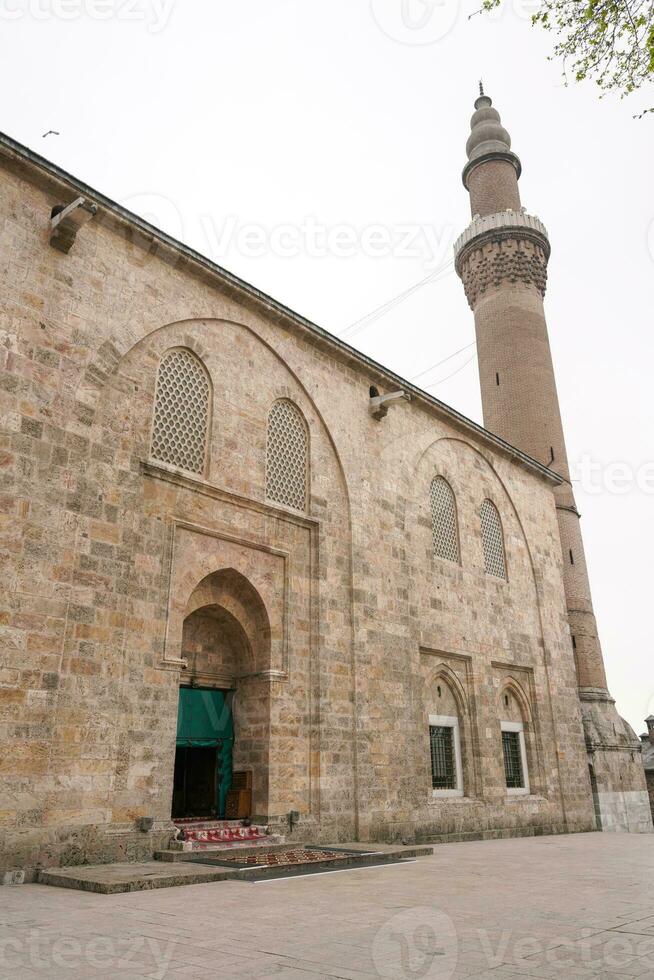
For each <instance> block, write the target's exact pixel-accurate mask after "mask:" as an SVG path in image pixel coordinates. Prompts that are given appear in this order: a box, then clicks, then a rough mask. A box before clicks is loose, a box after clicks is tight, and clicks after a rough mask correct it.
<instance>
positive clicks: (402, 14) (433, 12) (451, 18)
mask: <svg viewBox="0 0 654 980" xmlns="http://www.w3.org/2000/svg"><path fill="white" fill-rule="evenodd" d="M459 6H460V4H459V0H370V9H371V11H372V16H373V17H374V19H375V21H376V23H377V26H378V27H379V28H380V29H381V30H382V31H383V32H384V34H386V35H387V37H390V38H391V39H392V40H393V41H399V42H400V44H434V43H435V42H436V41H440V40H441V38H444V37H445V35H446V34H448V33H449V32H450V31H451V30H452V28H453V27H454V24H455V23H456V19H457V16H458V13H459Z"/></svg>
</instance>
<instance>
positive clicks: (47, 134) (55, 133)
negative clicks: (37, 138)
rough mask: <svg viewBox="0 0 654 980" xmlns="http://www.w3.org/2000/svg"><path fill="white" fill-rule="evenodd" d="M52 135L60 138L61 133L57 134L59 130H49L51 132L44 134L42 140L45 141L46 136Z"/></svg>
mask: <svg viewBox="0 0 654 980" xmlns="http://www.w3.org/2000/svg"><path fill="white" fill-rule="evenodd" d="M50 135H52V136H59V133H58V132H57V130H56V129H49V130H48V131H47V133H44V134H43V136H42V137H41V138H42V139H45V138H46V136H50Z"/></svg>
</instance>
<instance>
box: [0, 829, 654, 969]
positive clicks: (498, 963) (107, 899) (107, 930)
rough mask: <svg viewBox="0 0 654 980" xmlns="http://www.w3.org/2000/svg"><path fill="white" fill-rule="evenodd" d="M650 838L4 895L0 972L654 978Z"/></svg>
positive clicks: (474, 848)
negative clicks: (118, 889) (136, 888)
mask: <svg viewBox="0 0 654 980" xmlns="http://www.w3.org/2000/svg"><path fill="white" fill-rule="evenodd" d="M653 881H654V835H651V836H635V835H634V836H628V835H611V834H584V835H577V836H571V837H545V838H539V839H518V840H507V841H486V842H478V843H476V842H474V843H467V844H447V845H441V846H437V847H436V848H435V853H434V855H433V856H432V857H427V858H420V859H419V860H416V861H415V862H413V863H408V864H402V865H394V866H389V867H381V868H371V869H370V868H365V869H357V870H345V871H339V872H336V873H326V874H322V875H320V876H310V877H301V878H297V877H296V878H288V879H276V880H271V881H260V882H256V883H245V882H243V883H241V882H237V883H232V882H218V883H209V884H201V885H191V886H186V887H181V888H170V889H164V890H159V891H147V892H137V893H130V894H123V895H108V896H105V895H94V894H88V893H84V892H76V891H69V890H67V889H59V888H50V887H47V886H45V885H23V886H18V887H13V888H4V889H0V929H1V932H0V937H1V938H0V977H2V978H5V977H10V978H12V980H17V978H23V977H25V978H30V977H41V978H45V977H47V978H48V980H50V978H53V980H54V978H64V977H65V978H67V980H75V978H94V977H111V978H114V977H116V978H126V980H129V978H136V977H138V978H143V977H148V978H151V980H173V978H180V980H181V978H188V980H191V978H194V977H197V978H201V977H221V978H226V980H229V978H231V977H234V978H241V977H242V978H247V977H257V978H263V977H275V978H279V980H316V977H339V978H350V980H358V978H361V980H363V978H370V977H379V976H381V977H398V978H411V980H424V978H438V980H445V978H450V977H475V978H478V980H479V978H489V980H502V978H509V977H543V978H547V977H565V978H586V977H588V978H590V977H601V978H603V980H608V978H615V980H626V978H628V977H645V978H648V977H652V978H654V903H653V901H652V883H653Z"/></svg>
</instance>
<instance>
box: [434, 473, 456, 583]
mask: <svg viewBox="0 0 654 980" xmlns="http://www.w3.org/2000/svg"><path fill="white" fill-rule="evenodd" d="M429 505H430V508H431V533H432V542H433V548H434V554H435V555H436V556H437V557H438V558H446V559H447V560H448V561H453V562H456V563H457V564H458V563H459V561H460V553H459V526H458V521H457V516H456V500H455V498H454V493H453V491H452V488H451V486H450V485H449V483H448V482H447V480H445V479H443V477H442V476H435V477H434V479H433V480H432V481H431V487H430V488H429Z"/></svg>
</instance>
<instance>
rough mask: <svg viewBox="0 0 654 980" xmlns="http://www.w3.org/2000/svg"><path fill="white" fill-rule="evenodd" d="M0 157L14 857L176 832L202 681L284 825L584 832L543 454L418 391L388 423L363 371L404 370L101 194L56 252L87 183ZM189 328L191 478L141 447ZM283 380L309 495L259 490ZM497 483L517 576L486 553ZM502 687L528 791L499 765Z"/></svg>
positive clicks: (308, 830)
mask: <svg viewBox="0 0 654 980" xmlns="http://www.w3.org/2000/svg"><path fill="white" fill-rule="evenodd" d="M0 179H1V181H2V188H3V194H2V196H1V198H0V208H1V209H2V220H1V221H0V245H1V248H0V254H2V256H3V277H4V285H5V292H4V303H3V306H2V308H1V309H0V329H1V330H2V337H3V346H2V347H1V348H0V359H1V361H2V364H1V365H0V367H1V368H2V369H3V370H4V375H3V377H4V384H3V385H2V386H1V387H0V408H1V414H2V418H3V437H2V438H3V443H2V447H1V448H2V452H3V453H5V456H4V457H3V460H4V462H3V466H2V470H1V476H2V485H1V487H0V517H1V518H2V555H3V565H4V569H3V570H4V575H3V586H4V591H3V595H2V600H1V602H0V634H1V638H2V646H1V648H0V650H1V657H2V659H1V661H0V669H1V670H2V674H0V698H1V705H2V706H1V709H0V710H1V712H2V714H1V724H2V729H1V731H2V742H3V745H4V746H5V750H4V752H3V755H2V758H1V759H0V772H1V774H2V814H1V820H2V827H3V833H2V837H1V840H2V848H3V853H2V856H1V857H0V867H6V868H14V867H19V868H20V867H25V868H28V869H34V868H37V867H51V866H55V865H71V864H74V865H82V864H89V863H98V862H102V861H143V860H146V859H148V858H149V857H150V856H151V854H152V852H153V851H154V850H160V849H164V848H165V847H166V846H167V844H168V841H169V839H170V814H171V797H172V783H173V760H174V753H175V731H176V719H177V704H178V692H179V685H180V683H188V682H189V680H190V679H191V677H193V678H194V679H195V680H196V681H197V682H199V683H201V684H203V685H209V686H212V685H213V686H217V687H225V686H226V685H228V686H229V685H233V686H234V687H235V689H236V696H235V711H236V726H237V736H236V737H237V742H236V753H237V757H236V758H237V764H239V765H243V766H246V767H252V769H253V773H254V792H255V809H256V816H257V818H265V819H266V821H267V822H269V823H270V825H271V829H272V830H273V831H274V830H280V831H281V832H282V833H285V832H286V831H287V830H288V814H289V811H291V810H297V811H298V812H299V814H300V830H301V832H302V835H303V837H304V839H313V840H319V841H331V842H334V841H338V840H341V841H344V840H351V839H353V838H358V839H361V840H402V839H407V840H410V841H411V840H414V839H415V838H416V836H418V837H421V838H424V837H428V836H432V835H437V836H442V837H454V838H460V837H462V836H465V835H467V834H478V833H480V832H483V833H487V834H489V835H490V834H493V835H498V836H505V835H517V834H525V833H528V834H535V833H543V832H545V831H550V832H551V831H556V832H559V831H564V830H571V831H579V830H588V829H591V828H593V827H594V814H593V807H592V800H591V791H590V785H589V778H588V768H587V764H586V758H585V749H584V741H583V732H582V724H581V715H580V709H579V701H578V698H577V685H576V677H575V669H574V663H573V657H572V652H571V649H570V637H569V628H568V622H567V617H566V604H565V595H564V590H563V580H562V558H561V546H560V540H559V530H558V524H557V517H556V509H555V502H554V497H553V494H552V485H551V483H550V482H549V481H548V479H547V478H546V477H545V476H544V475H543V473H542V471H541V470H539V469H538V467H535V466H531V465H530V464H528V463H526V462H525V461H524V460H521V459H520V458H519V457H518V456H517V455H516V454H515V453H512V452H511V451H510V450H509V449H506V448H503V447H502V446H501V445H500V443H499V442H498V441H496V440H493V439H492V438H491V437H490V436H488V435H485V434H484V433H483V432H481V431H479V430H477V429H475V428H474V427H473V426H471V425H467V424H466V423H465V422H464V421H463V420H461V419H460V418H459V417H457V416H456V414H455V413H453V412H450V411H448V410H447V409H445V408H443V407H439V405H438V404H436V403H434V402H433V401H431V402H430V401H429V400H428V399H427V398H421V397H420V396H419V395H418V393H416V394H415V397H414V399H413V401H412V402H411V403H410V404H408V403H402V404H399V405H395V406H392V407H391V409H390V411H389V414H388V416H387V417H386V418H385V419H384V420H383V421H382V422H377V421H375V420H374V419H372V418H371V417H370V415H369V413H368V399H369V388H370V385H371V384H375V385H378V386H380V388H381V389H383V390H385V391H388V390H393V388H394V387H396V386H397V379H394V378H392V377H391V376H389V375H386V374H385V373H384V372H383V371H382V370H381V369H377V368H376V367H374V366H372V365H370V364H369V363H367V362H365V361H364V360H363V359H361V358H358V357H357V356H356V355H354V354H353V353H352V352H348V351H347V350H345V349H343V348H342V347H339V346H338V344H336V343H333V342H331V341H330V340H329V339H326V338H323V337H321V335H320V333H319V332H318V331H317V330H313V331H312V330H311V329H309V328H308V327H307V326H305V325H303V324H302V322H301V321H300V320H299V318H293V317H291V316H286V315H283V314H282V313H281V312H280V311H279V310H274V309H272V308H271V307H270V304H268V303H267V302H265V301H261V302H258V301H255V299H254V298H253V297H252V296H251V295H250V294H248V293H247V291H245V290H241V291H239V290H238V289H237V288H236V287H235V286H233V285H231V284H228V283H226V282H225V277H224V276H222V277H221V275H220V274H219V272H218V271H216V272H210V271H209V270H207V269H200V268H199V267H198V265H197V263H196V264H194V262H192V261H191V260H190V259H188V258H184V257H183V256H182V253H181V252H180V251H178V252H175V251H174V250H172V249H171V248H169V247H168V246H166V245H164V244H162V243H154V245H152V243H149V246H148V247H149V249H150V250H149V251H148V250H145V249H144V248H143V247H141V244H139V241H140V240H137V239H135V238H134V235H133V234H131V233H128V234H126V230H125V227H124V225H121V224H120V223H119V222H118V220H117V219H116V218H114V217H111V215H110V214H109V212H108V211H107V210H106V208H105V209H104V210H103V209H102V208H101V209H100V211H99V213H98V215H97V216H96V218H94V219H93V220H92V221H91V222H90V223H89V224H88V225H86V226H85V227H84V228H83V229H82V231H81V232H80V234H79V235H78V236H77V239H76V241H75V244H74V246H73V248H72V249H71V251H70V253H69V254H67V255H64V254H62V253H60V252H58V251H56V250H54V249H51V248H49V247H48V245H47V241H46V232H47V216H48V214H49V213H50V209H51V207H52V206H53V205H54V204H56V203H58V202H59V201H60V199H61V198H62V194H65V195H67V196H66V200H67V199H68V198H70V199H71V200H72V199H73V196H74V188H72V187H63V189H62V184H61V182H60V181H61V180H62V179H63V178H57V180H58V181H59V182H58V183H55V182H54V179H53V178H52V177H51V176H48V175H47V173H46V172H45V171H44V169H43V168H42V167H41V166H40V165H39V164H36V163H29V162H26V161H25V160H23V161H19V162H18V163H17V162H16V161H15V160H14V159H13V158H12V154H11V153H8V152H4V153H3V156H2V171H1V176H0ZM128 231H129V230H128ZM132 232H133V229H132ZM150 245H152V248H150ZM36 300H38V302H36ZM175 347H184V348H185V349H187V350H190V351H192V352H193V353H194V354H195V355H197V357H199V358H200V359H201V360H202V362H203V364H204V365H205V367H206V370H207V371H208V373H209V376H210V379H211V385H212V393H211V427H210V432H209V442H208V452H207V461H206V470H205V472H204V473H203V474H202V475H197V474H196V475H190V474H185V473H181V472H178V471H175V470H174V468H172V467H170V466H167V465H163V464H160V463H157V462H156V461H153V460H151V459H150V434H151V427H152V418H153V403H154V395H155V386H156V379H157V371H158V365H159V363H160V360H161V358H162V356H163V355H164V354H165V353H166V352H167V351H168V350H170V349H171V348H175ZM277 399H289V400H291V401H292V402H293V403H294V404H295V405H296V406H297V407H298V409H299V410H300V411H301V413H302V415H303V417H304V419H305V420H306V423H307V426H308V432H309V475H308V480H309V488H310V494H309V505H308V508H307V513H306V514H302V513H299V512H297V511H294V510H292V509H290V508H285V507H284V506H283V505H280V504H273V503H270V502H268V501H266V499H265V465H266V429H267V419H268V414H269V411H270V408H271V405H272V404H273V403H274V402H275V400H277ZM436 474H442V475H443V476H444V477H445V478H446V479H447V480H448V482H449V484H450V486H451V487H452V489H453V491H454V493H455V496H456V501H457V508H458V522H459V537H460V547H461V563H460V564H455V563H452V562H448V561H446V560H442V559H438V558H435V557H434V556H433V547H432V530H431V523H430V512H429V488H430V484H431V480H432V478H433V477H434V475H436ZM487 497H490V498H491V499H492V500H493V501H494V503H495V505H496V506H497V508H498V510H499V513H500V517H501V521H502V525H503V529H504V537H505V548H506V561H507V567H508V581H503V580H499V579H495V578H493V577H492V576H489V575H487V574H486V572H485V570H484V558H483V550H482V542H481V532H480V523H479V509H480V506H481V504H482V502H483V500H484V499H485V498H487ZM209 608H210V609H212V610H214V612H213V613H212V615H215V610H219V614H218V615H219V617H222V619H219V622H220V623H221V624H222V628H221V630H217V632H216V636H215V637H214V638H213V639H212V638H211V636H210V631H209V626H210V624H209V622H208V620H207V614H206V610H207V609H209ZM198 610H205V612H202V613H201V614H200V616H199V617H197V616H196V614H197V613H198ZM194 616H195V617H196V618H195V619H194V618H193V617H194ZM229 616H231V619H229ZM232 620H233V621H234V622H236V623H237V624H238V629H236V627H235V626H234V627H233V628H232V627H229V628H227V627H226V625H225V624H226V623H227V622H230V623H231V622H232ZM185 624H186V628H185ZM230 629H231V630H232V631H231V633H230ZM239 630H240V632H239ZM184 654H186V655H187V656H188V660H189V668H188V670H187V671H183V670H181V669H180V658H181V657H182V655H184ZM505 699H508V700H505ZM511 699H513V700H511ZM443 706H447V710H448V711H455V710H456V712H457V713H458V715H459V719H460V727H461V738H462V754H463V760H462V762H463V790H464V795H463V796H462V797H461V798H457V799H440V798H435V797H433V795H432V788H431V771H430V749H429V738H428V727H427V726H428V716H429V715H430V714H441V713H443V711H442V710H441V709H442V708H443ZM515 710H518V711H519V712H520V716H521V717H522V718H523V719H524V726H525V741H526V747H527V755H528V764H529V774H530V782H531V787H532V791H531V793H530V794H529V795H526V796H524V797H509V796H507V792H506V784H505V777H504V769H503V757H502V742H501V735H500V721H501V720H505V719H504V714H505V712H506V711H515ZM239 753H240V754H239ZM143 816H151V817H153V818H154V829H153V831H152V832H150V833H142V832H140V831H138V830H137V829H136V827H137V821H138V820H139V818H140V817H143Z"/></svg>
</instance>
